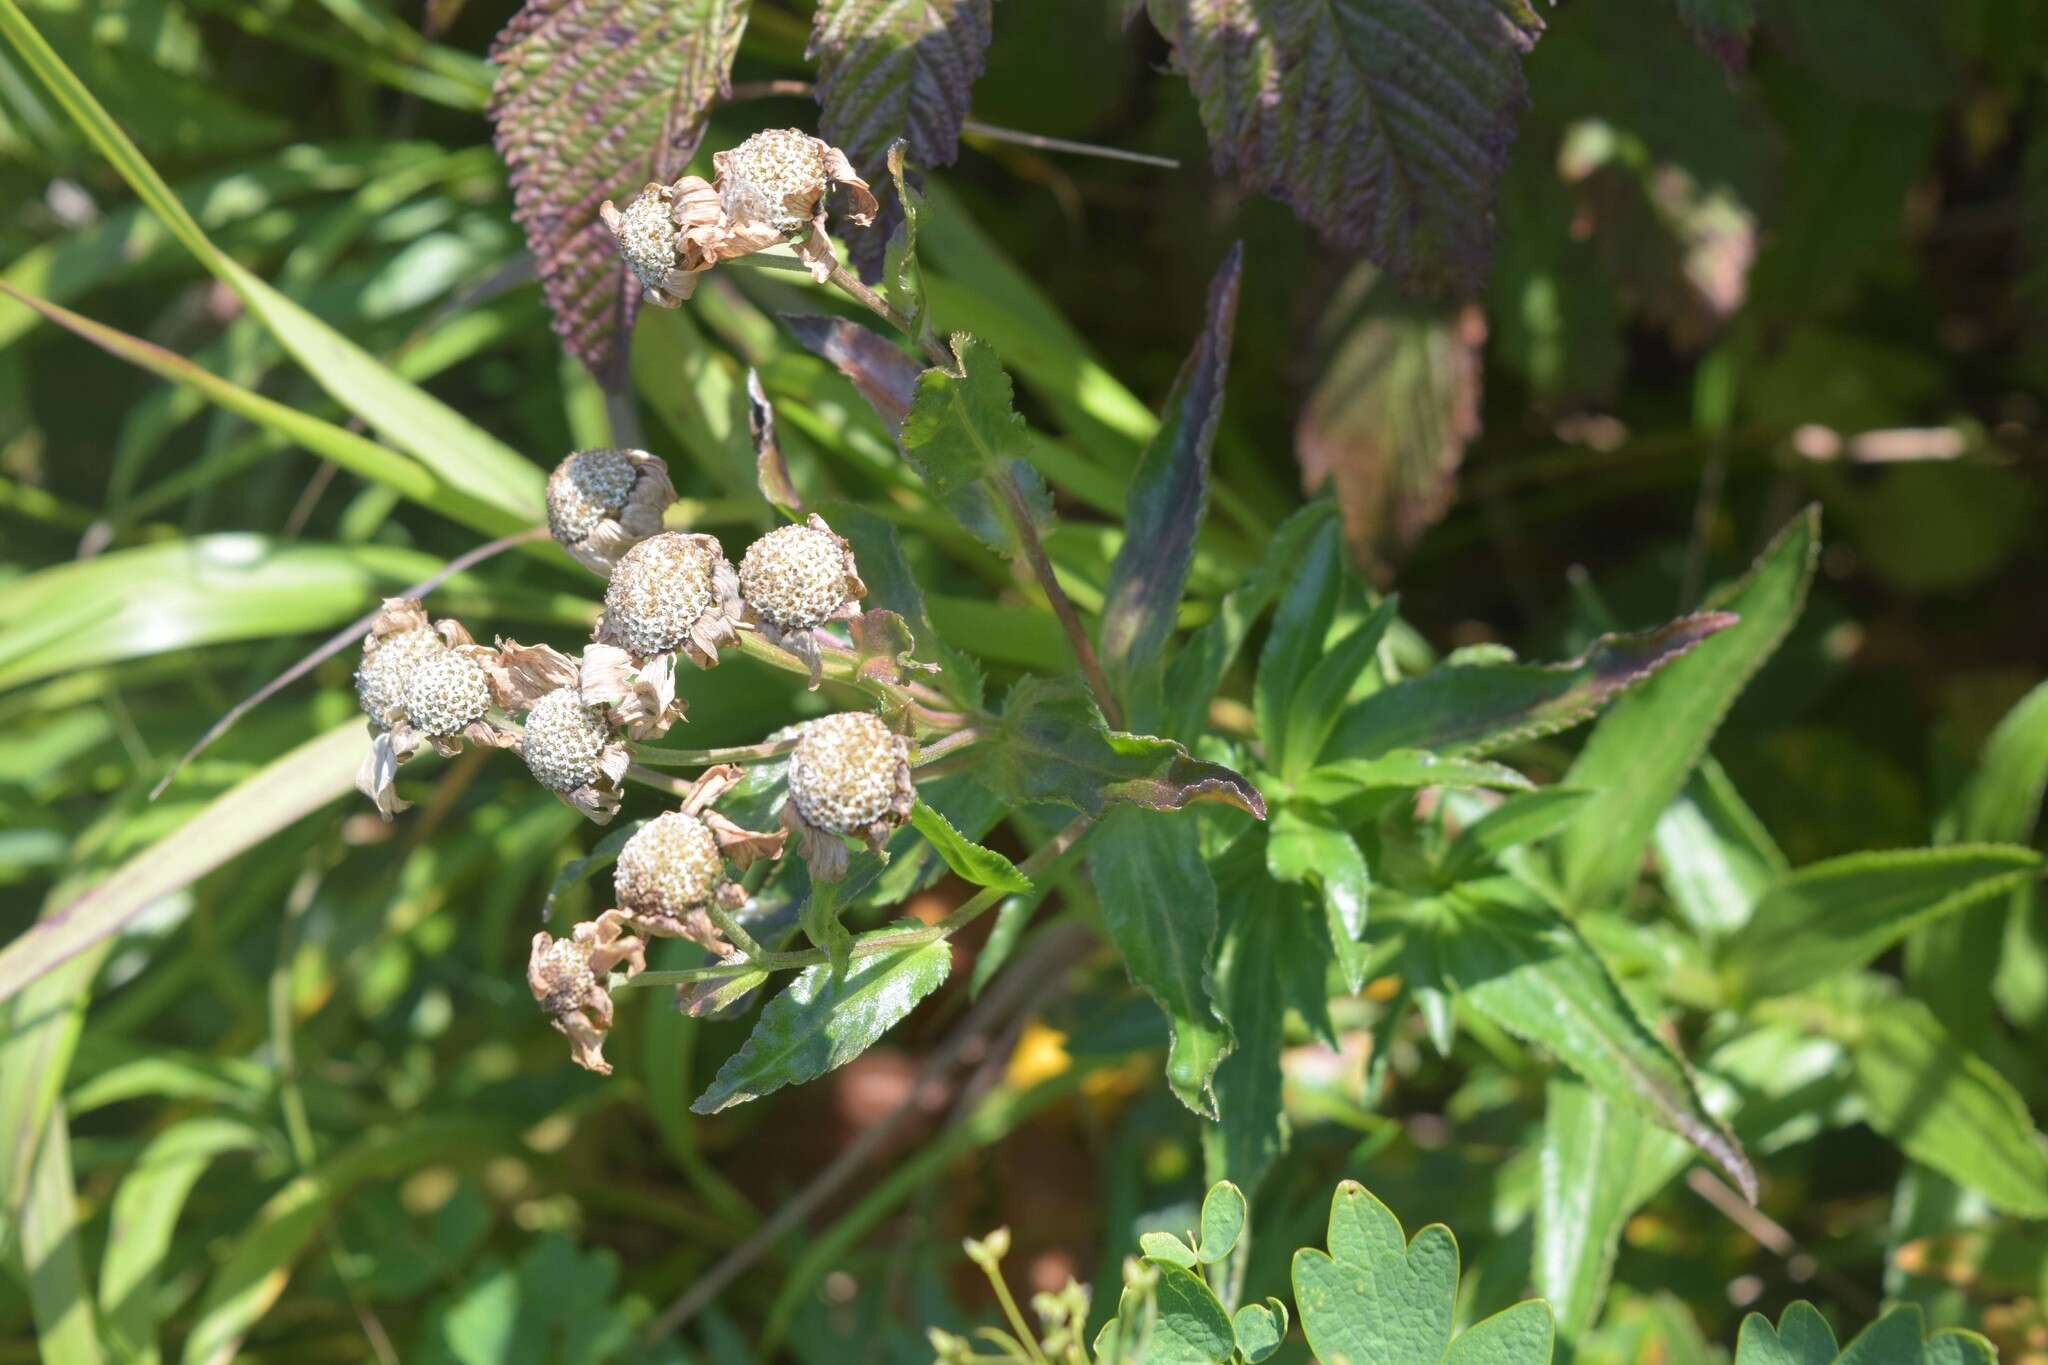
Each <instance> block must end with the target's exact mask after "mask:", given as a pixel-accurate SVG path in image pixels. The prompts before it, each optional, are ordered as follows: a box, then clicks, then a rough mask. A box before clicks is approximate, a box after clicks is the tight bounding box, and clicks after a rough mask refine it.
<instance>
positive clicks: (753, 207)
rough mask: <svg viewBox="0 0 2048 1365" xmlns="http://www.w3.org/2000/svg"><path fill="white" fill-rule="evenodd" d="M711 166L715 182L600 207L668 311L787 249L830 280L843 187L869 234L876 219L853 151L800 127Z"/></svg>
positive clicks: (655, 188) (664, 188)
mask: <svg viewBox="0 0 2048 1365" xmlns="http://www.w3.org/2000/svg"><path fill="white" fill-rule="evenodd" d="M711 164H712V166H713V167H715V168H716V176H715V179H714V180H713V181H711V182H708V183H707V182H706V181H705V180H704V179H703V178H702V177H699V176H694V175H686V176H684V177H683V178H682V179H680V180H678V181H676V182H675V183H674V184H672V185H655V184H650V185H648V186H647V187H646V188H645V189H643V190H641V191H640V193H639V195H638V196H637V197H635V198H634V200H633V202H632V203H630V204H628V205H627V206H626V208H625V209H624V211H623V212H622V211H621V210H619V209H618V208H617V207H616V206H614V205H613V204H612V202H611V201H610V200H606V201H605V203H604V206H603V207H602V208H600V209H599V210H598V212H599V213H600V215H601V216H602V217H603V218H604V222H605V226H606V227H608V228H610V229H611V232H612V237H613V239H614V240H615V241H617V243H618V246H619V253H620V255H622V256H624V257H625V259H626V263H627V265H629V266H630V267H631V268H632V271H633V273H634V275H635V276H637V277H638V278H639V280H640V283H641V285H642V286H643V287H644V288H645V289H646V291H647V299H648V302H650V303H653V304H656V305H658V306H660V307H663V308H676V307H680V306H681V304H682V301H683V300H684V299H687V298H689V297H690V294H691V291H693V290H694V289H695V288H696V286H697V276H698V275H699V274H701V273H703V272H704V271H706V270H709V269H710V268H711V267H712V266H714V265H716V264H717V263H718V262H720V261H729V260H732V259H734V258H736V257H739V256H747V255H751V254H752V253H754V252H756V251H761V250H764V249H765V248H768V247H771V246H776V245H779V244H781V243H783V242H788V243H789V244H790V246H791V247H792V248H793V249H794V250H795V251H796V254H797V256H798V257H799V258H800V259H801V260H802V261H803V262H804V264H805V265H807V266H808V267H810V271H811V274H812V275H813V276H815V277H816V278H817V279H818V280H820V281H823V280H824V279H825V278H826V277H827V276H829V275H830V274H831V273H832V269H833V267H834V265H836V264H837V261H836V258H835V257H834V256H833V254H832V242H831V239H830V238H828V237H827V236H826V235H825V194H826V191H827V190H828V189H830V188H831V187H832V186H833V185H838V186H840V187H842V188H844V189H845V190H846V192H847V197H848V203H849V211H848V213H847V217H848V218H850V219H851V220H852V221H853V222H855V223H857V224H859V225H861V226H863V227H864V226H866V225H867V224H869V223H871V222H873V221H874V216H875V211H876V204H875V196H874V194H873V193H872V192H870V191H869V189H868V184H867V182H866V181H865V180H862V179H861V178H860V177H859V176H858V175H856V174H854V170H853V163H852V162H850V161H848V160H847V159H846V153H844V152H842V151H840V150H839V149H838V148H837V147H834V146H832V145H830V144H829V143H827V142H825V141H823V140H822V139H819V138H815V137H812V136H810V135H809V134H808V133H802V132H799V131H797V130H796V129H794V128H772V129H769V130H768V131H766V132H761V133H756V134H754V136H752V137H750V138H748V139H747V140H746V141H745V142H742V143H741V144H740V145H739V146H737V147H734V148H732V149H730V150H728V151H723V152H719V153H717V154H716V155H715V156H713V157H712V158H711Z"/></svg>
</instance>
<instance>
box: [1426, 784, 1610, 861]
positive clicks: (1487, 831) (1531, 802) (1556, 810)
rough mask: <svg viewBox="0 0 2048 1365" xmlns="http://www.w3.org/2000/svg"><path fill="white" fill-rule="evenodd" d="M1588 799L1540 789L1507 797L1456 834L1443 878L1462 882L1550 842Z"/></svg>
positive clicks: (1574, 791) (1563, 789)
mask: <svg viewBox="0 0 2048 1365" xmlns="http://www.w3.org/2000/svg"><path fill="white" fill-rule="evenodd" d="M1591 795H1592V793H1590V792H1584V791H1580V790H1578V789H1577V788H1575V787H1543V788H1540V789H1539V790H1536V791H1531V792H1523V793H1521V794H1520V795H1519V796H1511V797H1509V798H1508V799H1507V800H1506V801H1503V802H1502V803H1501V804H1500V805H1498V806H1496V807H1495V808H1494V809H1492V810H1490V811H1488V812H1487V813H1486V814H1485V815H1483V816H1481V817H1480V818H1479V819H1477V820H1475V821H1473V822H1472V823H1471V824H1469V825H1467V826H1465V828H1464V829H1462V830H1460V831H1458V837H1457V838H1456V839H1454V840H1453V841H1452V842H1451V847H1450V851H1449V852H1448V853H1446V854H1445V855H1444V875H1445V876H1446V877H1448V878H1450V879H1451V880H1452V881H1463V880H1465V879H1466V878H1468V877H1471V876H1474V875H1475V874H1477V873H1478V872H1479V871H1480V869H1482V868H1484V867H1486V866H1488V865H1489V864H1490V863H1492V862H1493V861H1494V860H1495V859H1496V858H1498V857H1500V855H1501V854H1503V853H1505V852H1507V851H1508V850H1509V849H1511V848H1519V847H1521V846H1522V845H1523V844H1533V843H1535V842H1536V841H1537V840H1539V839H1547V838H1549V837H1550V836H1551V835H1553V834H1555V833H1557V832H1558V831H1559V830H1561V829H1564V828H1565V827H1566V826H1568V825H1569V824H1571V822H1572V821H1573V820H1576V819H1578V818H1579V816H1580V813H1581V810H1582V808H1583V807H1584V806H1585V803H1586V800H1587V798H1588V797H1589V796H1591Z"/></svg>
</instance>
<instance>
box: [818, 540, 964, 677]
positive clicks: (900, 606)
mask: <svg viewBox="0 0 2048 1365" xmlns="http://www.w3.org/2000/svg"><path fill="white" fill-rule="evenodd" d="M823 510H824V513H825V516H826V520H827V521H829V522H830V523H831V525H832V529H833V530H834V531H836V532H838V533H839V534H840V535H842V536H844V537H846V541H847V543H848V544H849V545H851V546H853V556H854V559H855V561H856V562H857V563H859V565H860V571H861V577H863V578H864V579H866V580H867V585H868V601H870V602H872V603H873V604H874V605H876V606H877V607H883V608H886V609H888V610H889V611H892V612H894V613H896V614H897V615H898V616H900V617H902V618H903V619H904V620H905V621H906V622H908V623H909V626H910V633H911V635H912V637H913V638H914V639H915V640H916V641H917V644H918V646H919V647H920V648H921V649H923V650H925V651H926V652H927V653H928V655H929V657H930V658H931V660H932V661H933V662H935V663H937V664H938V666H939V674H938V685H939V687H940V689H941V690H943V691H944V692H945V693H946V695H947V696H949V697H952V698H953V699H954V700H956V701H959V702H961V703H963V704H965V705H967V706H970V707H973V708H974V709H976V710H979V709H980V708H981V669H980V667H979V666H978V665H976V663H975V662H974V659H973V657H972V656H971V655H968V654H966V653H964V652H963V651H961V650H959V649H957V648H955V647H954V646H953V645H952V644H951V643H949V642H948V640H947V637H946V636H945V634H943V633H941V632H940V631H939V630H938V629H937V627H935V626H934V625H933V624H932V619H931V617H930V615H929V614H928V613H927V612H926V609H925V598H924V589H923V588H921V587H920V586H918V582H917V578H916V576H915V575H914V574H912V573H911V571H910V563H909V561H908V560H906V559H905V558H904V557H903V548H902V546H901V545H899V544H897V541H896V528H895V527H893V526H891V525H890V524H889V523H888V522H886V521H884V520H883V519H882V518H880V517H878V516H876V515H875V514H874V513H873V512H870V511H868V510H867V509H865V508H861V507H855V506H853V505H851V504H849V503H835V504H832V505H830V506H828V507H826V508H825V509H823Z"/></svg>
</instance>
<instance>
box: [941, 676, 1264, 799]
mask: <svg viewBox="0 0 2048 1365" xmlns="http://www.w3.org/2000/svg"><path fill="white" fill-rule="evenodd" d="M980 775H981V778H982V780H983V781H984V782H985V783H986V784H987V785H988V787H989V788H990V789H991V790H992V791H995V792H997V793H999V794H1001V795H1002V796H1004V797H1007V798H1008V799H1009V800H1011V801H1013V802H1015V803H1017V804H1019V805H1029V804H1032V803H1034V802H1041V801H1050V802H1057V803H1058V804H1060V805H1064V806H1073V807H1075V808H1077V809H1079V810H1084V811H1090V812H1099V811H1101V810H1103V809H1104V808H1105V807H1107V806H1111V805H1118V804H1122V805H1133V806H1143V807H1145V808H1146V809H1148V810H1179V809H1181V808H1182V807H1183V806H1186V805H1187V804H1189V803H1190V802H1194V801H1219V802H1222V803H1224V804H1225V805H1231V806H1236V807H1237V808H1238V809H1239V810H1242V811H1246V812H1249V813H1250V814H1252V815H1254V816H1257V817H1258V818H1260V819H1264V818H1265V815H1266V801H1265V798H1264V797H1263V796H1261V795H1260V794H1259V790H1258V788H1256V787H1254V786H1253V785H1252V784H1251V783H1250V782H1249V781H1247V780H1246V779H1245V778H1244V777H1243V776H1242V775H1241V774H1238V773H1235V772H1233V771H1231V770H1230V769H1229V768H1226V767H1224V766H1223V765H1222V764H1220V763H1210V762H1207V761H1205V760H1202V759H1198V758H1194V757H1191V756H1190V755H1189V754H1188V751H1187V750H1186V749H1184V748H1182V747H1181V746H1180V745H1179V744H1177V743H1175V742H1174V741H1173V740H1170V739H1160V738H1158V737H1156V736H1153V735H1132V734H1125V733H1123V732H1122V731H1117V730H1111V729H1110V728H1109V727H1108V726H1107V725H1106V724H1105V723H1104V722H1103V719H1102V711H1101V710H1100V708H1098V707H1097V706H1096V704H1095V699H1094V698H1093V697H1092V696H1090V695H1089V693H1088V689H1087V687H1086V686H1085V685H1084V684H1083V683H1082V682H1081V680H1080V679H1079V678H1074V677H1068V678H1038V677H1031V678H1025V679H1023V680H1021V681H1019V682H1018V683H1017V684H1016V686H1014V687H1012V688H1011V689H1010V694H1009V696H1008V697H1007V698H1005V700H1004V703H1003V714H1002V717H1001V719H1000V720H998V721H997V722H996V724H995V726H994V727H993V732H992V734H991V735H990V745H989V750H988V757H987V759H986V760H985V761H984V766H983V768H982V769H981V773H980Z"/></svg>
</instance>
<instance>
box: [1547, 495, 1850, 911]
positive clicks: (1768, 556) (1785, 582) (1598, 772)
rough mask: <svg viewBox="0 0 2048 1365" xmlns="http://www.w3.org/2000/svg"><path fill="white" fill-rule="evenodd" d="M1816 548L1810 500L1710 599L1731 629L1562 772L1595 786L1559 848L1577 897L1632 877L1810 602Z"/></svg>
mask: <svg viewBox="0 0 2048 1365" xmlns="http://www.w3.org/2000/svg"><path fill="white" fill-rule="evenodd" d="M1819 555H1820V509H1819V508H1818V507H1810V508H1808V509H1807V510H1806V511H1805V512H1803V513H1802V514H1800V515H1799V516H1798V517H1795V518H1794V519H1793V520H1792V522H1791V524H1790V525H1788V526H1787V527H1786V528H1785V529H1784V530H1783V531H1781V532H1779V533H1778V536H1777V538H1776V539H1775V540H1773V541H1772V542H1771V544H1770V545H1769V546H1768V547H1767V548H1766V549H1765V550H1764V552H1763V553H1762V554H1761V555H1759V556H1758V557H1757V561H1756V564H1755V566H1754V567H1753V568H1751V569H1750V571H1749V573H1748V574H1746V575H1744V577H1743V578H1742V579H1741V580H1740V581H1738V582H1737V583H1735V584H1734V585H1732V586H1731V587H1730V588H1728V589H1726V590H1724V591H1722V592H1719V593H1715V594H1712V595H1711V596H1710V598H1709V601H1708V606H1709V607H1711V608H1713V609H1715V610H1716V611H1717V612H1719V613H1722V614H1723V615H1724V616H1725V614H1726V613H1733V614H1734V616H1735V617H1736V618H1737V619H1736V621H1735V623H1734V624H1733V625H1731V626H1730V627H1729V628H1728V629H1726V630H1723V631H1721V632H1719V633H1718V634H1717V635H1716V636H1715V638H1714V639H1712V640H1710V641H1708V642H1706V643H1705V644H1703V645H1702V646H1701V647H1700V648H1699V649H1698V650H1696V651H1693V652H1692V653H1691V654H1689V655H1688V656H1687V657H1686V658H1684V659H1682V660H1679V661H1678V662H1677V663H1675V664H1674V665H1673V666H1672V667H1670V668H1668V669H1665V670H1663V671H1661V672H1659V673H1658V674H1657V675H1656V676H1655V677H1653V678H1651V679H1650V680H1649V681H1648V682H1646V683H1645V684H1644V685H1643V686H1642V687H1641V688H1639V689H1638V690H1636V691H1635V692H1633V693H1631V694H1630V695H1629V696H1627V697H1626V698H1624V699H1622V700H1621V701H1620V702H1618V703H1616V705H1615V706H1614V708H1613V709H1612V710H1610V711H1609V712H1608V713H1607V714H1606V715H1605V716H1603V717H1601V719H1600V723H1599V724H1598V725H1596V726H1594V727H1593V733H1592V734H1591V735H1589V736H1588V737H1587V739H1586V745H1585V747H1584V748H1583V749H1581V750H1580V751H1579V756H1578V758H1577V759H1575V760H1574V761H1573V763H1572V766H1571V770H1570V771H1569V772H1568V773H1566V774H1565V781H1566V782H1568V783H1569V784H1570V785H1572V786H1575V787H1585V788H1589V789H1593V790H1595V792H1596V795H1595V796H1594V798H1593V800H1592V802H1591V803H1590V804H1589V805H1588V806H1587V808H1586V811H1585V815H1584V817H1583V818H1582V819H1581V820H1580V821H1579V822H1578V823H1577V824H1576V825H1574V826H1573V827H1572V828H1570V829H1569V830H1567V831H1566V832H1565V837H1564V839H1563V841H1562V842H1561V843H1560V844H1559V845H1558V861H1559V867H1560V869H1561V872H1562V877H1563V882H1564V888H1565V892H1566V894H1567V895H1569V896H1570V897H1571V899H1572V901H1573V903H1574V904H1577V905H1582V906H1591V905H1596V904H1599V903H1601V902H1603V901H1605V900H1608V899H1610V898H1611V897H1613V896H1614V895H1616V894H1617V893H1619V892H1620V891H1621V890H1622V889H1623V888H1624V887H1626V886H1627V885H1628V884H1629V882H1630V880H1631V879H1632V878H1633V877H1634V876H1635V875H1636V870H1637V867H1638V866H1639V864H1640V862H1641V860H1642V852H1643V849H1644V847H1645V846H1647V845H1648V843H1649V842H1650V836H1651V835H1652V834H1653V833H1654V832H1655V830H1656V827H1657V817H1658V816H1659V815H1660V814H1661V813H1662V812H1663V810H1664V808H1665V807H1666V806H1667V805H1669V804H1670V803H1671V801H1672V799H1673V798H1674V797H1676V796H1677V795H1678V793H1679V792H1680V791H1681V790H1682V789H1683V788H1684V786H1685V779H1686V776H1687V774H1689V773H1690V772H1691V771H1692V769H1693V766H1694V765H1695V764H1696V763H1698V762H1699V760H1700V756H1701V755H1702V754H1704V753H1705V752H1706V748H1707V743H1708V741H1710V740H1711V739H1712V738H1713V735H1714V731H1715V730H1717V729H1718V728H1720V724H1721V718H1722V717H1723V716H1725V715H1727V714H1728V708H1729V707H1731V706H1733V705H1734V704H1735V698H1736V696H1737V694H1738V693H1740V692H1741V691H1742V689H1743V688H1744V687H1745V686H1746V685H1747V684H1748V683H1749V680H1750V679H1751V678H1753V677H1755V676H1756V671H1757V670H1758V669H1759V668H1762V667H1763V665H1764V661H1765V660H1767V659H1769V658H1770V657H1771V655H1772V654H1773V653H1774V652H1776V650H1777V648H1778V643H1779V641H1781V640H1783V639H1784V638H1785V633H1786V632H1787V631H1789V630H1790V629H1791V628H1792V623H1793V621H1795V620H1796V619H1797V618H1798V616H1799V612H1800V609H1801V608H1802V607H1804V606H1805V604H1806V590H1807V587H1808V585H1809V584H1811V583H1812V581H1813V570H1814V565H1815V563H1816V562H1817V561H1818V557H1819Z"/></svg>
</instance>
